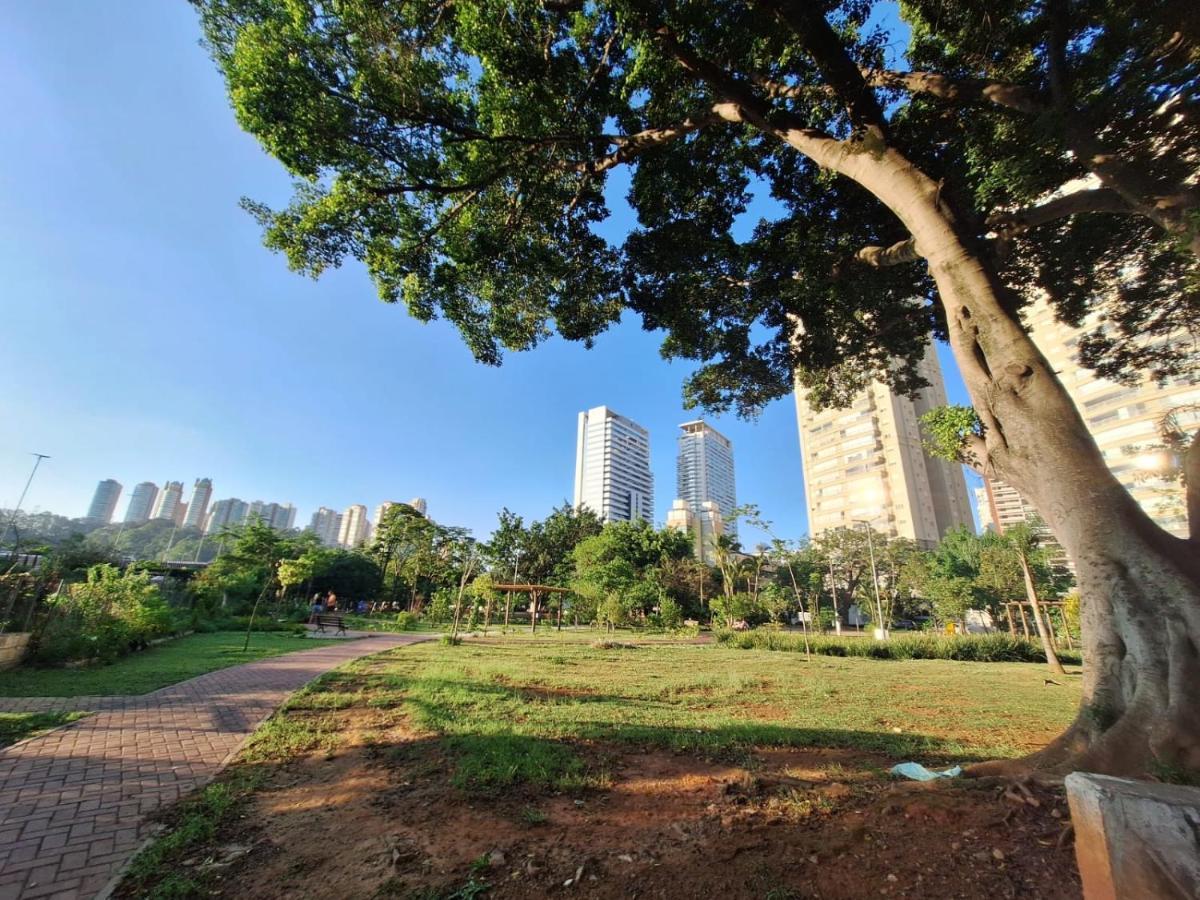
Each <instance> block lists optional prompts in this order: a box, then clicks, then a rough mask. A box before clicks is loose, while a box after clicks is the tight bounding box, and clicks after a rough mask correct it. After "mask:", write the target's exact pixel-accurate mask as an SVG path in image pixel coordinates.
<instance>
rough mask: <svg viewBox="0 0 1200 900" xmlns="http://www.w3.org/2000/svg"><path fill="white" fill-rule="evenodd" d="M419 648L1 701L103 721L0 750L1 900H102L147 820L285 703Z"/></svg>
mask: <svg viewBox="0 0 1200 900" xmlns="http://www.w3.org/2000/svg"><path fill="white" fill-rule="evenodd" d="M422 640H428V637H416V636H405V635H386V636H385V635H374V636H371V637H368V638H365V639H363V640H354V641H344V642H343V641H338V642H331V643H330V644H328V645H326V646H322V647H319V648H317V649H313V650H302V651H299V652H296V653H289V654H287V655H285V656H277V657H274V658H272V659H264V660H259V661H258V662H252V663H247V664H246V665H244V666H233V667H231V668H228V669H220V670H218V671H216V672H209V673H208V674H207V675H201V676H199V677H198V678H193V679H191V680H190V681H184V682H181V683H180V684H176V685H172V686H170V687H166V688H162V689H161V690H157V691H154V692H153V693H150V694H143V695H142V696H140V697H93V698H88V697H81V698H75V699H69V700H63V699H31V700H12V701H0V711H25V710H41V709H53V710H61V709H86V710H95V711H96V712H95V714H94V715H90V716H88V717H87V718H85V719H82V720H81V721H79V722H78V723H76V724H74V725H70V726H68V727H66V728H60V729H58V730H57V731H52V732H50V733H49V734H46V735H43V736H41V737H38V738H34V739H32V740H29V741H25V742H24V743H21V744H17V745H15V746H12V747H9V748H8V749H6V750H0V900H15V898H18V897H19V898H33V897H47V896H50V897H56V898H57V897H62V898H68V897H73V898H74V897H77V898H90V897H94V896H95V895H96V894H97V893H98V892H100V891H101V890H102V889H103V888H104V886H105V885H106V884H107V883H108V882H109V881H110V880H111V879H112V878H113V876H114V875H115V874H116V873H117V872H118V871H119V870H120V868H121V866H122V864H123V863H124V862H125V861H126V860H127V859H128V858H129V857H130V856H131V855H132V854H133V852H134V851H135V850H136V849H137V848H138V847H139V846H140V845H141V843H142V842H143V841H144V840H145V839H146V837H148V836H149V834H150V833H151V829H150V827H149V823H148V821H147V819H148V817H149V816H150V815H151V814H152V813H153V812H155V811H156V810H158V809H160V808H161V807H163V806H165V805H167V804H169V803H172V802H174V801H175V800H176V799H178V798H179V797H180V796H182V795H184V794H186V793H188V792H189V791H191V790H192V789H194V788H196V787H199V786H201V785H203V784H205V783H206V782H208V781H209V780H210V779H211V778H212V777H213V776H214V775H215V774H216V773H217V772H218V771H219V770H220V769H221V767H222V765H223V764H224V763H225V761H226V760H227V759H228V758H229V757H230V756H231V755H232V754H233V752H234V751H235V750H237V748H238V747H239V746H241V744H242V742H243V741H244V740H245V739H246V738H247V737H249V735H250V734H251V732H253V731H254V729H255V728H257V727H258V725H259V723H260V722H262V720H263V719H264V718H266V717H267V716H268V715H270V713H271V712H272V711H273V710H274V709H275V708H276V707H278V706H279V704H280V703H282V702H283V700H284V699H285V698H286V697H287V696H288V695H289V694H291V693H292V692H293V691H295V690H297V689H298V688H300V687H302V686H303V685H305V684H306V683H308V682H309V681H311V680H312V679H313V678H316V677H317V676H318V675H320V674H321V673H323V672H327V671H328V670H329V669H332V668H334V667H335V666H339V665H341V664H342V663H344V662H348V661H350V660H353V659H357V658H358V657H360V656H365V655H367V654H370V653H378V652H380V651H381V650H387V649H390V648H392V647H399V646H403V645H405V644H412V643H417V642H418V641H422Z"/></svg>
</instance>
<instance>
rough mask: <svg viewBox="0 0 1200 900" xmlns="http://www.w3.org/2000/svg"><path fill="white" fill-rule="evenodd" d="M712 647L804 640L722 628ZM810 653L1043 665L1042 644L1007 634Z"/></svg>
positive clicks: (854, 641)
mask: <svg viewBox="0 0 1200 900" xmlns="http://www.w3.org/2000/svg"><path fill="white" fill-rule="evenodd" d="M716 638H717V642H718V643H721V644H725V645H726V646H729V647H736V648H738V649H741V650H779V651H784V652H791V653H803V652H804V649H805V643H804V636H803V635H800V634H796V633H795V632H781V631H778V630H776V629H771V628H756V629H754V630H753V631H741V632H738V631H732V630H729V629H722V630H718V631H717V632H716ZM808 644H809V646H810V647H811V648H812V652H813V653H817V654H820V655H822V656H842V657H855V656H858V657H866V658H868V659H892V660H903V659H949V660H956V661H959V662H1032V663H1044V662H1045V661H1046V656H1045V654H1044V653H1043V652H1042V648H1041V645H1039V644H1035V643H1034V642H1033V641H1027V640H1025V639H1024V638H1018V637H1013V636H1012V635H1008V634H965V635H939V634H932V633H921V634H903V635H901V634H893V635H892V636H891V637H890V638H889V639H888V640H886V641H876V640H872V639H870V638H867V637H837V636H833V635H809V638H808ZM1059 658H1060V659H1061V660H1062V661H1063V662H1064V663H1067V664H1069V665H1080V664H1081V663H1082V660H1081V658H1080V657H1079V655H1078V654H1072V653H1071V652H1065V653H1063V652H1060V653H1059Z"/></svg>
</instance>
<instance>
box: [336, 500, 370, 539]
mask: <svg viewBox="0 0 1200 900" xmlns="http://www.w3.org/2000/svg"><path fill="white" fill-rule="evenodd" d="M370 528H371V524H370V522H368V521H367V508H366V507H365V506H363V505H362V504H361V503H355V504H354V505H353V506H348V507H346V511H345V512H344V513H342V524H341V528H340V530H339V531H338V543H339V544H341V545H342V546H343V547H347V548H353V547H360V546H362V544H363V543H365V542H366V540H367V534H368V532H369V531H370Z"/></svg>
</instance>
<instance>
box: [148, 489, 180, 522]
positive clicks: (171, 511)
mask: <svg viewBox="0 0 1200 900" xmlns="http://www.w3.org/2000/svg"><path fill="white" fill-rule="evenodd" d="M181 503H183V482H182V481H168V482H167V483H166V484H164V485H163V489H162V492H161V493H160V494H159V495H158V503H156V504H155V506H154V518H156V519H166V520H167V521H168V522H174V521H175V520H176V518H177V517H178V516H179V505H180V504H181Z"/></svg>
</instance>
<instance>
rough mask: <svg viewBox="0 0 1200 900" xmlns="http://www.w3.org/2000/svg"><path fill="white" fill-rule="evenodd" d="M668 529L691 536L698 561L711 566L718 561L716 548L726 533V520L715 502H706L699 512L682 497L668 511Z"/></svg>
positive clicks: (693, 550) (701, 505)
mask: <svg viewBox="0 0 1200 900" xmlns="http://www.w3.org/2000/svg"><path fill="white" fill-rule="evenodd" d="M667 527H668V528H673V529H675V530H676V531H683V532H687V533H688V534H690V535H691V537H692V552H693V553H694V554H695V555H696V559H699V560H702V561H703V562H706V563H708V564H709V565H712V564H713V563H714V562H715V561H716V553H715V547H716V544H717V538H719V537H720V536H721V535H722V533H724V531H725V520H724V518H723V517H722V516H721V510H720V507H719V506H718V505H717V503H716V502H715V501H713V500H705V501H704V502H703V503H701V504H700V510H699V511H698V512H697V511H696V510H694V509H693V508H692V505H691V504H690V503H688V502H687V501H686V500H684V499H683V498H682V497H679V498H677V499H676V500H675V502H674V503H673V504H672V505H671V508H670V509H669V510H668V511H667Z"/></svg>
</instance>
